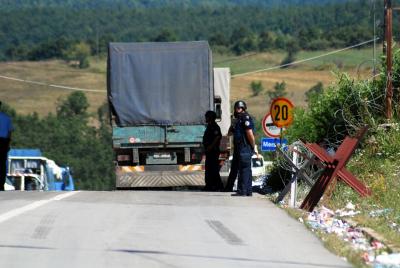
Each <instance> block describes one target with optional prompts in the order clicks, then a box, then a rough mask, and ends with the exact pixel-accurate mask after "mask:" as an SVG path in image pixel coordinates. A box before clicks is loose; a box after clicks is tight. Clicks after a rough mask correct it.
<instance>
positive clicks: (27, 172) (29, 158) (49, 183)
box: [5, 149, 75, 191]
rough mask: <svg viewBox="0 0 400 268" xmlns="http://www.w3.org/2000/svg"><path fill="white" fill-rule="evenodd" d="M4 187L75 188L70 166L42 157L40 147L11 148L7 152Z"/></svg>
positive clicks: (36, 188) (22, 189)
mask: <svg viewBox="0 0 400 268" xmlns="http://www.w3.org/2000/svg"><path fill="white" fill-rule="evenodd" d="M5 188H6V189H7V190H18V191H31V190H40V191H73V190H75V186H74V179H73V177H72V174H71V170H70V168H69V167H68V166H59V165H57V164H56V163H55V162H54V161H53V160H51V159H49V158H47V157H44V156H43V155H42V152H41V151H40V149H11V150H10V151H9V152H8V157H7V179H6V185H5Z"/></svg>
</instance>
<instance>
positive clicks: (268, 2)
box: [0, 0, 349, 9]
mask: <svg viewBox="0 0 400 268" xmlns="http://www.w3.org/2000/svg"><path fill="white" fill-rule="evenodd" d="M347 1H349V0H286V1H281V0H97V1H91V0H40V1H37V0H23V1H8V0H0V5H1V6H2V8H9V9H15V8H26V7H73V8H99V7H115V6H126V7H136V8H137V7H145V8H151V7H160V6H180V7H189V6H208V7H220V6H236V5H238V6H251V5H253V6H269V7H270V6H289V5H324V4H327V3H343V2H347Z"/></svg>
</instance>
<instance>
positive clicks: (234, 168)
mask: <svg viewBox="0 0 400 268" xmlns="http://www.w3.org/2000/svg"><path fill="white" fill-rule="evenodd" d="M238 173H239V152H237V151H236V150H234V151H233V157H232V162H231V170H230V172H229V177H228V181H227V182H226V186H225V191H229V192H231V191H233V185H234V184H235V180H236V177H237V176H238Z"/></svg>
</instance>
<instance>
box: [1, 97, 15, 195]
mask: <svg viewBox="0 0 400 268" xmlns="http://www.w3.org/2000/svg"><path fill="white" fill-rule="evenodd" d="M0 108H1V101H0ZM13 130H14V128H13V125H12V122H11V118H10V117H9V116H8V115H7V114H5V113H3V112H0V191H4V183H5V182H6V176H7V174H6V163H7V154H8V151H9V150H10V142H11V132H12V131H13Z"/></svg>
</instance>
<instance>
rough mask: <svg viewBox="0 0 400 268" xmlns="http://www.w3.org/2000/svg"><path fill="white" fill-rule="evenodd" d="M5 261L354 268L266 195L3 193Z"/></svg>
mask: <svg viewBox="0 0 400 268" xmlns="http://www.w3.org/2000/svg"><path fill="white" fill-rule="evenodd" d="M0 234H1V237H0V267H7V268H12V267H18V268H19V267H21V268H22V267H30V268H39V267H41V268H42V267H57V268H62V267H68V268H71V267H85V268H90V267H96V268H101V267H107V268H108V267H140V268H142V267H143V268H146V267H171V268H172V267H182V268H188V267H209V268H214V267H227V268H228V267H229V268H232V267H312V268H316V267H351V265H350V264H348V263H346V262H345V261H344V260H342V259H341V258H339V257H337V256H334V255H333V254H331V253H330V252H328V251H327V250H326V249H325V248H324V247H323V245H322V244H321V242H320V241H319V240H318V239H317V238H316V237H315V236H314V235H313V234H312V233H311V232H310V231H308V230H307V229H306V228H305V227H304V226H303V225H302V224H301V223H300V222H298V221H296V220H294V219H292V218H290V217H289V216H288V215H287V214H286V212H284V211H283V210H281V209H279V208H277V207H276V206H275V205H273V204H272V203H270V202H269V201H267V200H265V199H263V198H262V197H261V196H258V195H256V196H253V197H232V196H230V194H229V193H207V192H195V191H192V192H190V191H188V192H183V191H177V192H174V191H121V192H83V191H82V192H79V191H78V192H62V193H60V192H58V193H57V192H1V193H0Z"/></svg>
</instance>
